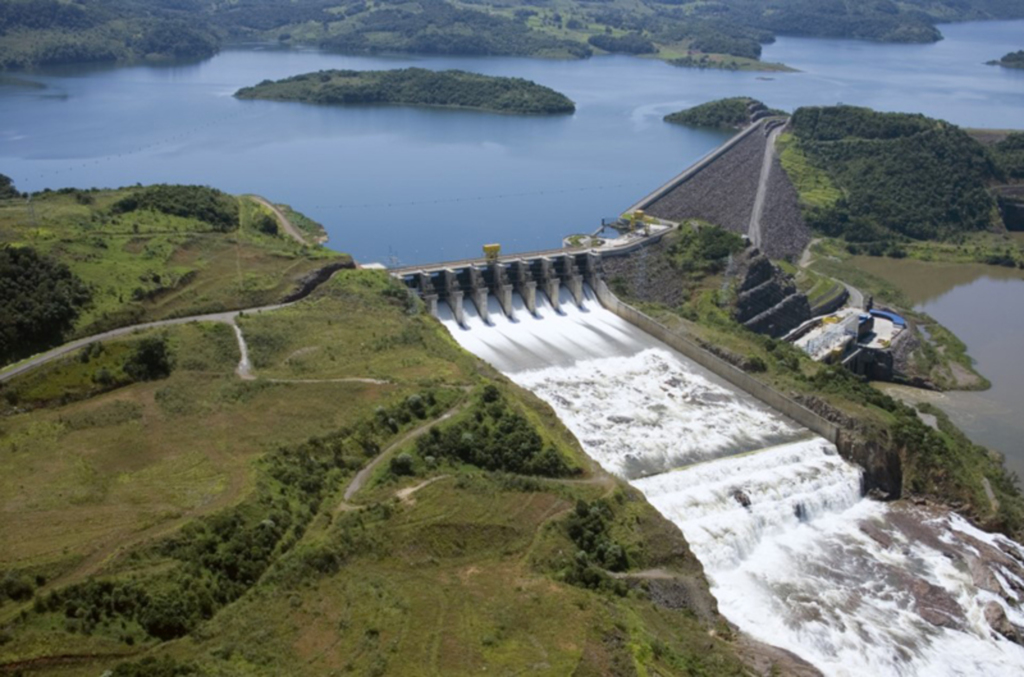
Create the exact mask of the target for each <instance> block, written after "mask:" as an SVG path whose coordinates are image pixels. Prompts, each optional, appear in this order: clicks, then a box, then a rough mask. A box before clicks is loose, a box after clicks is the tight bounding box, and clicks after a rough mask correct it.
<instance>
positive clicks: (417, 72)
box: [235, 68, 576, 115]
mask: <svg viewBox="0 0 1024 677" xmlns="http://www.w3.org/2000/svg"><path fill="white" fill-rule="evenodd" d="M235 96H237V97H238V98H240V99H268V100H272V101H301V102H304V103H317V104H329V105H355V104H373V105H401V106H437V107H441V108H466V109H472V110H481V111H492V112H496V113H514V114H521V115H555V114H564V113H572V112H574V111H575V110H576V106H575V104H574V103H573V102H572V101H571V100H570V99H569V98H568V97H566V96H565V95H564V94H561V93H559V92H556V91H555V90H553V89H551V88H549V87H544V86H543V85H538V84H537V83H535V82H531V81H530V80H524V79H522V78H507V77H495V76H490V75H480V74H478V73H467V72H465V71H458V70H448V71H431V70H427V69H424V68H403V69H396V70H387V71H353V70H330V71H319V72H316V73H304V74H302V75H295V76H293V77H290V78H285V79H283V80H277V81H270V80H264V81H263V82H261V83H260V84H258V85H256V86H255V87H245V88H243V89H240V90H238V91H237V92H236V93H235Z"/></svg>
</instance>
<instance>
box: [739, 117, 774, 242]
mask: <svg viewBox="0 0 1024 677" xmlns="http://www.w3.org/2000/svg"><path fill="white" fill-rule="evenodd" d="M781 133H782V126H781V125H780V126H778V127H776V128H775V129H773V130H772V131H770V132H769V133H768V137H767V138H766V139H765V149H764V160H763V161H762V163H761V178H760V180H759V181H758V183H757V193H756V195H755V197H754V208H753V210H751V212H750V228H749V229H748V231H747V237H749V238H750V243H751V244H752V245H754V246H755V247H757V248H758V249H760V248H761V241H762V233H761V215H762V214H763V213H764V201H765V197H766V196H767V195H768V179H769V178H770V177H771V174H772V165H773V162H772V160H774V159H775V140H776V139H777V138H778V136H779V134H781Z"/></svg>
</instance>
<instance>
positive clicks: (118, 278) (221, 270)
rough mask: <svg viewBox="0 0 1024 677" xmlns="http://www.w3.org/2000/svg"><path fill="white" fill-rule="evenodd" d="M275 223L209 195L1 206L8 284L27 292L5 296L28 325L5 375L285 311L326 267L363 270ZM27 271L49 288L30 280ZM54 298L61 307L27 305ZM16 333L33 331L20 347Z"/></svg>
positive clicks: (123, 192) (71, 198) (84, 193)
mask: <svg viewBox="0 0 1024 677" xmlns="http://www.w3.org/2000/svg"><path fill="white" fill-rule="evenodd" d="M12 189H13V188H12ZM14 192H15V193H16V192H17V191H14ZM266 219H271V220H272V216H270V215H269V212H268V211H266V210H265V209H264V208H263V207H262V206H261V205H258V204H257V203H255V202H254V201H252V200H249V199H246V198H236V197H233V196H230V195H227V194H225V193H222V192H220V191H218V190H215V189H212V188H208V187H205V186H166V185H157V186H148V187H141V186H140V187H136V188H122V189H117V190H75V189H66V190H61V191H57V192H51V191H44V192H42V193H36V194H35V195H33V196H32V199H31V202H26V201H25V200H22V199H7V200H0V246H4V247H5V249H4V252H5V253H4V254H3V256H4V257H5V259H4V260H5V261H7V264H6V265H5V266H3V267H2V268H0V284H3V285H6V286H7V287H8V288H10V289H12V290H13V289H20V290H21V292H19V293H18V294H17V295H15V296H8V295H7V294H5V295H4V301H3V303H4V307H5V310H6V311H7V312H16V315H17V317H18V318H20V319H18V320H17V321H15V320H14V319H12V320H11V322H10V323H7V322H5V323H4V329H5V346H4V349H3V350H2V351H0V364H6V363H7V362H9V361H10V360H12V359H14V358H16V357H23V356H25V355H27V354H29V353H30V352H38V351H40V350H42V349H44V348H47V347H49V346H51V345H55V344H57V343H60V342H62V341H64V340H68V339H70V338H74V337H76V336H84V335H90V334H95V333H98V332H101V331H105V330H108V329H112V328H115V327H119V326H124V325H129V324H136V323H139V322H145V321H150V320H158V319H164V318H168V317H178V316H182V315H191V314H199V313H208V312H218V311H223V310H230V309H235V308H243V307H252V306H257V305H263V304H268V303H274V302H277V301H280V300H281V299H283V298H284V297H286V296H287V295H288V294H290V293H292V292H294V291H295V290H296V289H297V288H299V286H300V285H301V283H302V280H303V279H304V278H305V277H306V276H308V275H310V274H311V273H313V272H314V271H316V270H319V269H320V268H323V267H325V266H337V265H351V259H350V258H349V257H347V256H345V255H343V254H337V253H335V252H331V251H329V250H326V249H323V248H321V247H308V246H303V245H300V244H298V243H297V242H295V241H294V240H291V239H289V238H287V237H285V236H283V235H280V234H275V233H274V232H267V229H266V228H265V227H261V226H262V224H264V222H265V221H266ZM29 261H32V262H33V263H31V264H27V263H25V262H29ZM23 263H24V264H25V265H28V266H29V267H30V268H32V269H33V270H35V269H36V268H38V275H39V276H40V277H36V278H33V277H30V276H29V275H28V274H27V273H26V272H24V271H21V268H23V267H24V266H22V265H21V264H23ZM47 280H49V282H47ZM25 285H29V286H30V287H32V289H28V288H25ZM70 290H75V291H74V292H73V293H71V291H70ZM43 296H47V297H48V298H51V299H53V302H52V303H49V304H45V303H44V305H43V306H36V305H34V304H28V303H27V302H28V301H29V300H32V301H39V302H45V299H44V298H43ZM19 323H24V324H19ZM15 326H21V327H22V328H21V329H18V330H17V331H14V334H13V335H10V336H8V335H7V334H8V331H7V330H8V329H9V328H13V327H15ZM32 327H35V329H33V328H32ZM19 337H20V338H19Z"/></svg>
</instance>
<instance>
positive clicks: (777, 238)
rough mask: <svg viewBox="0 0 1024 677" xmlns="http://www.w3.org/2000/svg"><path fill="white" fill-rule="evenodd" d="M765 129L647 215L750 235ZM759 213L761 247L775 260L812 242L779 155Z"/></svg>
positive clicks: (671, 193) (648, 208)
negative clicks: (712, 225)
mask: <svg viewBox="0 0 1024 677" xmlns="http://www.w3.org/2000/svg"><path fill="white" fill-rule="evenodd" d="M767 133H769V132H768V131H767V130H766V131H753V132H751V133H749V134H748V135H747V136H746V137H745V138H743V139H742V140H740V141H739V142H738V143H737V144H736V145H734V146H733V147H732V148H730V149H729V150H728V151H726V152H725V153H724V154H723V155H722V156H721V157H719V158H718V159H716V160H714V161H713V162H711V164H709V165H707V166H706V167H704V168H703V169H701V170H700V171H698V172H697V173H696V174H694V175H693V176H691V177H690V178H688V179H686V180H685V181H683V182H682V183H680V184H679V185H678V186H676V187H675V188H673V189H672V190H670V191H669V192H667V193H665V194H664V195H663V196H661V197H660V198H658V199H657V200H655V201H654V202H652V203H651V204H649V205H647V206H646V207H645V208H644V211H645V212H647V213H648V214H650V215H652V216H656V217H658V218H662V219H666V220H669V221H675V222H682V221H684V220H685V219H701V220H704V221H707V222H708V223H713V224H715V225H717V226H721V227H722V228H725V229H726V230H730V231H732V232H734V233H737V234H738V235H748V234H749V232H750V224H751V216H752V214H753V211H754V208H755V201H756V198H757V190H758V185H759V183H760V182H761V173H762V171H763V170H764V169H765V163H764V154H765V151H766V149H767V144H768V140H767V139H766V136H765V135H766V134H767ZM766 181H767V184H766V187H765V193H764V205H763V209H762V212H761V219H760V224H761V247H762V248H763V250H764V252H765V253H766V254H767V255H768V256H769V257H771V258H773V259H783V258H794V257H797V256H799V255H800V252H802V251H803V250H804V248H805V247H806V246H807V243H808V242H810V240H811V231H810V229H809V228H808V227H807V223H806V222H805V221H804V218H803V214H802V212H801V211H800V204H799V200H798V195H797V192H796V189H795V188H794V187H793V184H792V182H791V181H790V180H789V177H788V175H787V174H786V172H785V170H784V169H783V168H782V164H781V163H780V162H779V159H778V157H774V158H772V161H771V165H770V170H769V171H768V175H767V177H766Z"/></svg>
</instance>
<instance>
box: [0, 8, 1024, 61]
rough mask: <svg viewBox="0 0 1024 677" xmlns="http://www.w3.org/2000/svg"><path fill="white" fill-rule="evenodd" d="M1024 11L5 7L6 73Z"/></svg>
mask: <svg viewBox="0 0 1024 677" xmlns="http://www.w3.org/2000/svg"><path fill="white" fill-rule="evenodd" d="M1020 17H1024V5H1021V3H1018V2H1014V1H1013V0H965V1H964V2H961V3H956V4H955V5H954V4H949V3H942V4H939V3H934V2H931V1H929V0H908V2H904V3H899V4H897V3H894V2H890V0H879V1H878V2H872V3H861V2H854V1H852V0H834V1H831V2H821V1H820V0H787V1H786V2H782V3H774V4H772V5H765V4H764V3H762V2H758V1H757V0H721V1H720V2H714V3H706V2H698V1H696V0H678V1H673V2H656V1H655V0H645V1H644V2H641V3H639V4H633V3H627V2H625V1H624V0H611V1H610V2H601V3H593V2H585V1H584V0H567V1H566V2H564V3H559V4H558V5H557V6H554V5H551V6H548V5H544V4H531V3H527V2H511V3H509V2H498V1H497V0H483V1H482V2H479V3H473V4H472V5H466V4H455V3H453V2H448V1H447V0H412V1H411V2H397V1H396V0H382V1H379V2H373V3H370V2H366V1H365V0H296V1H295V2H289V3H281V2H277V1H276V0H248V1H247V2H244V3H214V4H210V3H203V2H201V1H200V0H119V2H117V3H109V2H102V1H101V0H80V1H79V2H74V3H65V2H59V0H4V1H3V2H0V68H26V67H31V66H37V65H45V64H55V63H75V62H90V61H97V62H100V61H107V62H109V61H131V60H139V59H155V58H201V57H206V56H209V55H211V54H212V53H214V52H215V51H216V50H217V49H218V48H219V46H220V45H221V44H222V43H223V42H225V41H239V40H247V41H251V40H273V41H276V42H279V43H281V44H285V45H292V44H294V45H316V46H319V47H323V48H325V49H330V50H335V51H339V52H343V53H347V54H375V53H405V54H439V55H474V56H482V55H506V56H538V57H559V58H586V57H588V56H591V55H593V54H603V53H609V52H614V53H625V54H637V55H651V56H657V57H658V58H663V59H666V60H669V61H673V62H674V63H677V64H679V65H686V66H696V67H719V68H744V69H762V68H764V69H777V68H778V66H777V65H771V64H762V63H761V62H760V60H759V59H760V56H761V46H762V45H763V44H766V43H770V42H772V41H773V40H774V39H775V36H777V35H798V36H809V37H832V38H856V39H863V40H874V41H883V42H932V41H935V40H939V39H941V33H940V31H939V29H938V28H937V27H936V24H937V23H939V22H948V21H968V20H979V19H1013V18H1020Z"/></svg>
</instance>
